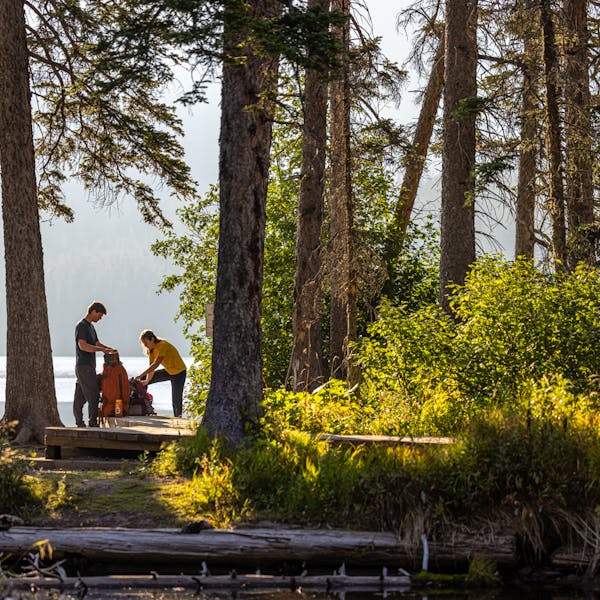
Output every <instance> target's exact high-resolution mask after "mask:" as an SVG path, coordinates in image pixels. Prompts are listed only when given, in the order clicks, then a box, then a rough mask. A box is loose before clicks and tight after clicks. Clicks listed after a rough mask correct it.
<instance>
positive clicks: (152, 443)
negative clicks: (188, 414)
mask: <svg viewBox="0 0 600 600" xmlns="http://www.w3.org/2000/svg"><path fill="white" fill-rule="evenodd" d="M194 427H195V422H194V421H192V420H189V419H180V418H176V417H168V416H164V415H154V416H146V417H119V418H115V417H109V418H107V419H104V423H103V426H102V427H46V430H45V436H44V437H45V439H44V443H45V446H46V458H49V459H60V458H61V457H62V449H63V448H65V447H69V448H88V449H97V450H126V451H137V452H145V451H147V452H156V451H157V450H159V449H160V446H161V444H162V443H163V442H169V441H173V440H178V439H181V438H182V437H188V436H191V435H193V434H194Z"/></svg>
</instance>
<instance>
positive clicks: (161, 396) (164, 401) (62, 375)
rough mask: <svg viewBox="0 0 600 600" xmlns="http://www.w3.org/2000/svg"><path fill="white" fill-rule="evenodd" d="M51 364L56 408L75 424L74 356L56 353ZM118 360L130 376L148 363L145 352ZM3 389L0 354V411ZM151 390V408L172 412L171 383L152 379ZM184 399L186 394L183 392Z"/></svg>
mask: <svg viewBox="0 0 600 600" xmlns="http://www.w3.org/2000/svg"><path fill="white" fill-rule="evenodd" d="M183 360H184V361H185V364H186V365H187V366H188V367H189V365H190V364H191V363H192V359H191V357H183ZM52 362H53V364H54V385H55V387H56V400H57V402H58V412H59V414H60V418H61V420H62V422H63V424H64V425H65V426H66V427H74V426H75V419H74V417H73V394H74V392H75V357H74V356H55V357H53V359H52ZM121 362H122V363H123V366H124V367H125V369H126V371H127V374H128V375H129V377H135V376H136V375H139V374H140V373H142V372H143V371H144V370H145V369H146V367H147V366H148V358H147V357H146V356H143V355H141V356H124V357H121ZM102 364H103V362H102V357H101V355H100V354H98V356H97V364H96V369H97V370H98V371H101V370H102ZM5 392H6V356H0V415H3V414H4V399H5ZM149 392H150V393H151V394H152V397H153V401H152V404H153V406H154V410H155V411H156V412H157V413H159V414H164V415H172V414H173V408H172V406H171V383H170V382H168V381H164V382H161V383H155V384H153V385H151V386H150V387H149ZM184 403H185V394H184ZM83 410H84V413H83V414H84V417H86V421H87V408H85V407H84V409H83ZM184 416H185V415H184Z"/></svg>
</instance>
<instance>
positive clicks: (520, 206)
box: [515, 7, 541, 259]
mask: <svg viewBox="0 0 600 600" xmlns="http://www.w3.org/2000/svg"><path fill="white" fill-rule="evenodd" d="M530 10H533V8H532V7H531V8H530ZM539 54H540V53H539V48H538V43H537V40H536V39H535V38H534V37H533V36H532V35H528V36H527V37H526V39H525V44H524V49H523V56H524V59H525V66H524V68H523V100H522V103H521V144H520V149H519V178H518V184H517V206H516V231H515V258H516V257H519V256H520V257H524V258H528V259H532V258H533V253H534V249H535V198H536V177H537V159H538V116H539V115H538V110H539V102H538V89H537V88H538V84H537V82H538V75H539V68H538V64H539V62H541V61H540V55H539Z"/></svg>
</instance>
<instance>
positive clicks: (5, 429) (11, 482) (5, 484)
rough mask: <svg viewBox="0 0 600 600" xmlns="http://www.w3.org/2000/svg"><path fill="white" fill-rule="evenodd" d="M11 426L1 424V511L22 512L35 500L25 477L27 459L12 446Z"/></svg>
mask: <svg viewBox="0 0 600 600" xmlns="http://www.w3.org/2000/svg"><path fill="white" fill-rule="evenodd" d="M9 427H10V425H9V426H7V425H2V426H0V513H12V514H22V512H23V510H24V509H26V508H27V506H28V505H30V504H31V503H32V502H33V501H34V500H33V498H32V497H31V495H30V494H29V489H28V487H27V484H26V481H25V477H26V473H27V461H26V460H25V459H23V457H22V456H20V455H19V454H18V453H17V451H16V450H15V449H14V448H12V447H11V446H10V443H9V440H8V434H9Z"/></svg>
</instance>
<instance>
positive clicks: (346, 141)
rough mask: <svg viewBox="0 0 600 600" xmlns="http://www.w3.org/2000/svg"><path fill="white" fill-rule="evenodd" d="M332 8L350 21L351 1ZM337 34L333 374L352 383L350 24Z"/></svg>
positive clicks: (333, 102)
mask: <svg viewBox="0 0 600 600" xmlns="http://www.w3.org/2000/svg"><path fill="white" fill-rule="evenodd" d="M332 8H333V9H334V10H337V11H340V12H343V13H344V14H346V15H348V16H349V15H350V0H333V2H332ZM334 35H336V36H337V39H338V40H339V44H340V48H341V52H342V69H341V73H340V76H339V78H338V79H337V80H335V81H333V82H332V83H331V89H330V103H331V188H330V200H329V220H330V237H331V252H330V257H329V272H330V279H331V315H330V371H331V376H332V377H337V378H338V379H348V381H349V382H351V381H352V380H353V379H354V377H355V374H354V373H353V368H352V367H351V364H350V343H351V342H353V341H354V340H355V339H356V264H355V260H356V259H355V256H354V254H355V247H354V246H355V244H354V214H353V212H354V209H353V198H352V184H351V164H350V161H351V157H350V87H349V79H350V60H349V49H350V20H349V19H348V20H347V21H346V22H345V24H344V25H343V26H341V27H335V28H334Z"/></svg>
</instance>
